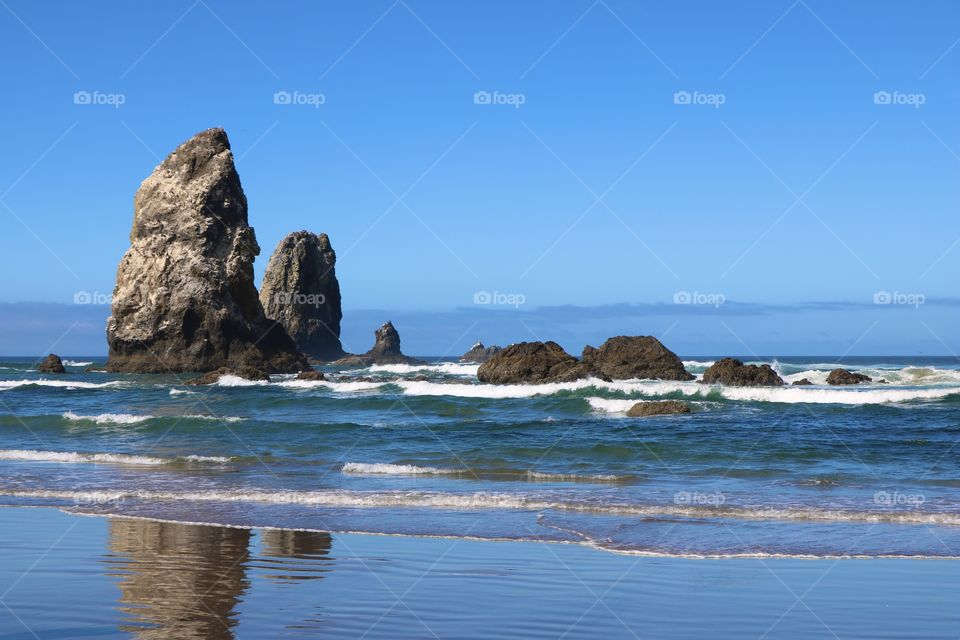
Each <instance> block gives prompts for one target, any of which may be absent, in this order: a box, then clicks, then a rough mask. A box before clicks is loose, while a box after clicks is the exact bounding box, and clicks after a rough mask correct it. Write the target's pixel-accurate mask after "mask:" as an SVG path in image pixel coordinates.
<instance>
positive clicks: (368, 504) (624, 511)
mask: <svg viewBox="0 0 960 640" xmlns="http://www.w3.org/2000/svg"><path fill="white" fill-rule="evenodd" d="M0 494H2V495H6V496H11V497H19V498H38V499H58V500H73V501H76V502H91V503H104V504H106V503H111V502H120V501H124V500H161V501H180V502H252V503H262V504H286V505H303V506H319V507H347V508H377V507H410V508H426V509H455V510H460V509H471V510H473V509H475V510H499V509H507V510H523V511H546V510H556V511H567V512H576V513H585V514H599V515H617V516H637V517H668V518H671V517H672V518H697V519H702V518H734V519H740V520H753V521H769V520H785V521H821V522H865V523H895V524H930V525H951V526H957V525H960V514H956V513H937V512H927V511H920V510H910V511H907V510H903V511H844V510H838V509H816V508H777V507H735V506H704V505H674V504H632V503H598V502H591V501H589V500H587V499H585V500H575V499H552V498H551V497H549V496H538V495H529V494H518V493H499V492H486V491H481V492H474V493H439V492H419V491H385V492H363V491H265V490H257V489H237V490H224V491H184V492H177V491H156V490H140V491H122V490H89V491H85V490H74V491H71V490H54V489H49V490H48V489H3V488H0Z"/></svg>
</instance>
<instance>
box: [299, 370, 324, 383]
mask: <svg viewBox="0 0 960 640" xmlns="http://www.w3.org/2000/svg"><path fill="white" fill-rule="evenodd" d="M326 379H327V376H325V375H324V374H323V372H322V371H317V370H316V369H311V370H310V371H301V372H300V373H298V374H297V380H312V381H316V380H326Z"/></svg>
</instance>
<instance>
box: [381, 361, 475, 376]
mask: <svg viewBox="0 0 960 640" xmlns="http://www.w3.org/2000/svg"><path fill="white" fill-rule="evenodd" d="M479 368H480V365H479V364H460V363H457V362H441V363H439V364H419V365H418V364H375V365H373V366H371V367H370V371H371V372H373V373H377V372H384V373H398V374H404V373H419V372H434V373H444V374H447V375H454V376H475V375H477V369H479Z"/></svg>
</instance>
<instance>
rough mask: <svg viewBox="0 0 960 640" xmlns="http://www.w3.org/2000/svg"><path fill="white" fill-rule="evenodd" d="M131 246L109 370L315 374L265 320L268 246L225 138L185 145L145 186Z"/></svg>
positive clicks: (116, 307)
mask: <svg viewBox="0 0 960 640" xmlns="http://www.w3.org/2000/svg"><path fill="white" fill-rule="evenodd" d="M130 243H131V246H130V249H129V250H128V251H127V252H126V254H125V255H124V256H123V259H122V260H121V261H120V266H119V267H118V269H117V283H116V287H115V288H114V291H113V314H112V315H111V317H110V318H109V320H108V321H107V342H108V343H109V348H110V356H109V358H108V360H107V370H109V371H128V372H178V371H211V370H214V369H217V368H219V367H238V366H251V367H256V368H260V369H264V370H266V371H273V372H296V371H301V370H303V369H307V368H309V365H308V363H307V361H306V358H305V357H304V356H303V355H302V354H300V353H299V352H298V350H297V348H296V345H295V344H294V342H293V340H291V339H290V337H289V336H288V335H287V333H286V331H284V329H283V327H282V326H280V325H279V324H277V323H275V322H273V321H272V320H268V319H267V317H266V316H265V315H264V313H263V307H262V306H261V304H260V299H259V297H258V296H257V289H256V287H255V286H254V282H253V261H254V258H255V257H256V256H257V254H259V253H260V247H259V246H258V245H257V240H256V237H255V236H254V232H253V228H252V227H250V226H249V224H248V223H247V199H246V196H244V193H243V189H242V187H241V185H240V177H239V176H238V175H237V171H236V169H235V167H234V162H233V153H232V152H231V151H230V143H229V141H228V140H227V134H226V133H225V132H224V131H223V129H208V130H207V131H204V132H202V133H199V134H197V135H196V136H194V137H193V138H191V139H190V140H188V141H187V142H185V143H183V144H182V145H180V146H179V147H178V148H177V149H176V150H175V151H174V152H173V153H171V154H170V155H169V156H167V158H166V159H165V160H164V161H163V162H162V163H161V164H160V165H159V166H158V167H157V168H156V169H154V171H153V173H152V174H151V175H150V177H148V178H147V179H146V180H144V181H143V184H141V185H140V189H139V190H138V191H137V194H136V197H135V199H134V218H133V230H132V231H131V232H130Z"/></svg>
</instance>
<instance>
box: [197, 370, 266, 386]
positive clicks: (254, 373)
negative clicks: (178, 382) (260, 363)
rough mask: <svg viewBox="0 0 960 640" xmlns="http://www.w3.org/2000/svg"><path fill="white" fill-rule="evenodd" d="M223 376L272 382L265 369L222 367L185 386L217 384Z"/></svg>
mask: <svg viewBox="0 0 960 640" xmlns="http://www.w3.org/2000/svg"><path fill="white" fill-rule="evenodd" d="M223 376H233V377H235V378H243V379H244V380H251V381H255V382H260V381H263V382H270V375H269V374H267V372H266V371H264V370H263V369H257V368H256V367H248V366H241V367H220V368H219V369H217V370H215V371H208V372H207V373H205V374H203V375H202V376H200V377H199V378H194V379H192V380H187V381H186V382H184V383H183V384H186V385H191V386H199V385H205V384H216V383H217V382H219V381H220V378H222V377H223Z"/></svg>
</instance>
